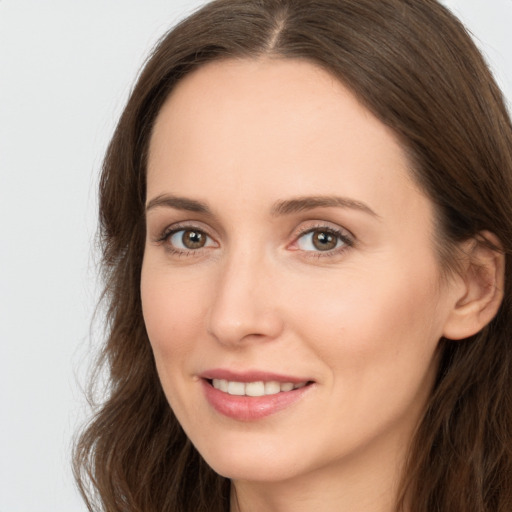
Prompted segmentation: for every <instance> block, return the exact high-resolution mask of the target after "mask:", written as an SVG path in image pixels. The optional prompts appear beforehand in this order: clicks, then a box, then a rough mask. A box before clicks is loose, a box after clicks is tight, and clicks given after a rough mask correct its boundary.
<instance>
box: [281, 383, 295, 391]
mask: <svg viewBox="0 0 512 512" xmlns="http://www.w3.org/2000/svg"><path fill="white" fill-rule="evenodd" d="M292 389H293V384H292V383H291V382H283V383H282V384H281V391H291V390H292Z"/></svg>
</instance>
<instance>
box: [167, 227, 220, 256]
mask: <svg viewBox="0 0 512 512" xmlns="http://www.w3.org/2000/svg"><path fill="white" fill-rule="evenodd" d="M166 239H167V241H168V242H169V244H170V245H171V246H172V247H173V248H174V249H176V250H178V251H194V250H197V249H202V248H203V247H212V246H214V245H215V244H214V242H213V240H212V239H211V238H210V237H209V236H208V235H207V234H206V233H205V232H204V231H201V230H199V229H194V228H190V229H178V230H176V231H174V232H173V233H171V234H170V235H169V236H168V237H166Z"/></svg>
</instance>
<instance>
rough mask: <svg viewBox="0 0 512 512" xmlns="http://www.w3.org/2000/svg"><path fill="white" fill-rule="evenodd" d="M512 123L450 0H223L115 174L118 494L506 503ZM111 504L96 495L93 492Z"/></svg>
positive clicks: (247, 502)
mask: <svg viewBox="0 0 512 512" xmlns="http://www.w3.org/2000/svg"><path fill="white" fill-rule="evenodd" d="M511 197H512V129H511V125H510V121H509V118H508V115H507V112H506V109H505V106H504V103H503V99H502V96H501V93H500V91H499V90H498V88H497V87H496V85H495V83H494V81H493V79H492V77H491V75H490V73H489V71H488V69H487V67H486V65H485V63H484V61H483V59H482V57H481V56H480V54H479V52H478V51H477V50H476V48H475V46H474V44H473V43H472V42H471V40H470V38H469V37H468V35H467V34H466V33H465V31H464V29H463V28H462V26H461V25H460V23H459V22H458V21H457V20H456V19H454V17H453V16H452V15H451V14H450V13H449V12H448V11H447V10H446V9H445V8H443V7H442V6H440V5H439V4H438V3H437V2H436V1H434V0H421V1H420V0H380V1H379V2H375V1H374V0H357V1H356V0H319V1H315V2H311V1H301V0H299V1H297V0H261V1H258V2H253V1H250V0H218V1H215V2H213V3H211V4H208V5H206V6H205V7H204V8H202V9H201V10H200V11H198V12H197V13H195V14H194V15H193V16H191V17H190V18H188V19H187V20H185V21H183V22H182V23H181V24H180V25H178V26H177V27H176V28H174V29H173V30H172V31H171V32H170V33H169V34H168V35H166V36H165V37H164V38H163V39H162V41H161V42H160V44H159V45H158V47H157V48H156V50H155V51H154V53H153V54H152V56H151V58H150V59H149V61H148V62H147V64H146V66H145V68H144V70H143V72H142V74H141V76H140V78H139V81H138V83H137V85H136V87H135V89H134V91H133V93H132V95H131V98H130V100H129V102H128V105H127V106H126V109H125V111H124V113H123V115H122V118H121V120H120V122H119V125H118V128H117V131H116V133H115V135H114V138H113V140H112V142H111V145H110V147H109V150H108V154H107V157H106V160H105V164H104V170H103V175H102V181H101V190H100V218H101V234H102V243H103V251H104V252H103V255H104V270H105V278H106V295H105V297H106V300H107V301H108V304H109V309H108V319H107V320H108V327H109V333H108V341H107V344H106V345H105V349H104V353H103V361H104V362H105V364H106V365H107V367H108V369H109V371H110V390H109V391H110V394H109V396H108V398H107V400H106V401H105V403H104V404H103V405H102V406H101V408H100V409H99V410H98V412H97V414H96V416H95V418H94V420H93V421H92V422H91V424H90V425H89V426H88V428H87V430H85V432H84V433H83V434H82V437H81V438H80V441H79V443H78V445H77V450H76V459H75V470H76V475H77V478H78V480H79V483H80V485H81V488H82V490H83V492H84V495H86V494H87V492H86V489H87V480H90V481H91V482H92V484H93V487H94V489H95V491H96V499H97V503H98V505H97V506H98V507H99V508H100V509H103V510H109V511H121V510H123V511H132V510H133V511H135V510H137V511H144V512H149V511H163V510H169V511H171V510H172V511H177V510H180V511H191V512H192V511H194V512H197V511H201V510H204V511H216V510H218V511H228V510H231V511H233V512H234V511H241V512H245V511H254V510H257V511H260V510H269V511H272V510H274V511H288V510H294V511H300V510H308V511H309V510H311V511H312V510H315V511H316V510H323V511H330V510H336V511H344V510H350V511H363V510H364V511H365V512H371V511H375V512H384V511H395V510H402V511H408V512H412V511H414V512H420V511H424V512H427V511H428V512H432V511H434V510H438V511H447V512H448V511H450V512H454V511H460V512H468V511H474V512H477V511H478V512H480V511H481V512H483V511H488V512H490V511H493V512H495V511H500V512H504V511H508V510H510V509H511V507H512V453H511V451H512V440H511V432H512V403H511V400H512V395H511V392H510V391H511V372H510V370H509V368H510V367H511V362H512V361H511V359H512V348H511V346H510V340H511V323H512V316H511V297H512V290H511V278H512V273H511V270H510V269H511V268H512V266H511V261H510V255H511V252H512V247H511V245H512V202H511V201H510V199H511ZM89 500H90V501H89V506H90V509H91V510H92V509H93V507H94V498H93V497H92V496H90V497H89Z"/></svg>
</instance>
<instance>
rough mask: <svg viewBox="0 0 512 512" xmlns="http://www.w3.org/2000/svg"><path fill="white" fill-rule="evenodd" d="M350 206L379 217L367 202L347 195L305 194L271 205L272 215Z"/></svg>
mask: <svg viewBox="0 0 512 512" xmlns="http://www.w3.org/2000/svg"><path fill="white" fill-rule="evenodd" d="M332 207H336V208H350V209H353V210H359V211H362V212H365V213H368V214H370V215H371V216H372V217H377V218H379V215H377V214H376V213H375V212H374V211H373V210H372V209H371V208H370V207H369V206H368V205H367V204H365V203H362V202H361V201H356V200H355V199H350V198H348V197H339V196H305V197H297V198H294V199H287V200H284V201H278V202H277V203H275V204H274V206H273V207H272V215H274V216H279V215H289V214H292V213H298V212H303V211H307V210H313V209H314V208H332Z"/></svg>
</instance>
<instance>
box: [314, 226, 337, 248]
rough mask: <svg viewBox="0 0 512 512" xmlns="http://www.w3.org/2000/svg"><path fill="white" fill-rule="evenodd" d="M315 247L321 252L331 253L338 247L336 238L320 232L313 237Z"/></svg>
mask: <svg viewBox="0 0 512 512" xmlns="http://www.w3.org/2000/svg"><path fill="white" fill-rule="evenodd" d="M313 245H314V246H315V247H316V248H317V249H319V250H321V251H329V250H330V249H334V247H336V237H334V236H333V235H332V234H331V233H326V232H325V231H319V232H317V233H315V234H314V236H313Z"/></svg>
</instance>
